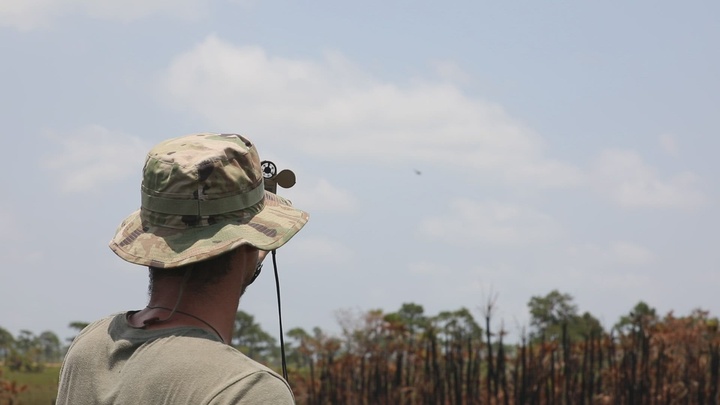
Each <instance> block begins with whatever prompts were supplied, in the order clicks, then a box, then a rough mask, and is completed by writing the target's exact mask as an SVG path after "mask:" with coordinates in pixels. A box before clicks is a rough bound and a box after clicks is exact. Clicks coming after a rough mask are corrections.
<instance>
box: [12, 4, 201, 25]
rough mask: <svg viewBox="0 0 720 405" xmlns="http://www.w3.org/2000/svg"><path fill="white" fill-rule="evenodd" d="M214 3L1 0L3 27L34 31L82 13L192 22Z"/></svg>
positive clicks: (112, 18)
mask: <svg viewBox="0 0 720 405" xmlns="http://www.w3.org/2000/svg"><path fill="white" fill-rule="evenodd" d="M209 2H210V0H0V26H7V27H13V28H16V29H19V30H32V29H37V28H42V27H46V26H48V25H51V24H52V22H53V20H54V19H55V18H57V17H60V16H62V15H66V14H81V15H87V16H90V17H95V18H102V19H108V20H119V21H131V20H136V19H139V18H143V17H147V16H149V15H152V14H166V15H171V16H174V17H179V18H187V19H192V18H196V17H197V16H198V15H201V14H202V13H203V12H204V11H205V8H206V6H207V4H208V3H209Z"/></svg>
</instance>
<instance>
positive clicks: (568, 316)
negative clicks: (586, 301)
mask: <svg viewBox="0 0 720 405" xmlns="http://www.w3.org/2000/svg"><path fill="white" fill-rule="evenodd" d="M528 308H529V310H530V326H531V328H532V331H531V335H530V337H531V339H532V340H534V341H538V340H542V339H546V340H549V341H557V340H560V339H561V338H562V333H563V332H562V331H563V328H564V327H565V328H567V337H568V338H570V339H572V340H578V339H581V338H584V337H588V336H591V335H599V334H601V333H603V328H602V326H601V325H600V321H598V320H597V318H595V317H594V316H593V315H592V314H590V313H589V312H585V313H583V314H582V315H579V314H578V308H577V305H575V303H574V302H573V297H572V295H570V294H563V293H560V292H559V291H558V290H552V291H551V292H550V293H548V294H547V295H545V296H544V297H539V296H533V297H531V298H530V301H529V302H528Z"/></svg>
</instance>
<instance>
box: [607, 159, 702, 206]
mask: <svg viewBox="0 0 720 405" xmlns="http://www.w3.org/2000/svg"><path fill="white" fill-rule="evenodd" d="M593 180H594V184H595V185H596V187H597V188H598V191H599V192H600V193H602V194H603V195H605V196H606V197H607V198H609V199H610V200H612V201H613V202H615V203H617V204H619V205H620V206H622V207H627V208H644V207H656V208H672V207H697V206H700V205H703V204H704V203H705V202H706V197H705V195H704V193H703V192H702V191H701V190H699V189H698V187H699V183H700V181H699V179H698V177H697V176H696V175H695V174H693V173H691V172H683V173H679V174H676V175H674V176H670V177H668V178H666V179H663V178H660V177H659V176H658V174H657V173H656V171H655V169H654V168H652V167H650V166H649V165H647V164H646V163H645V162H644V161H643V159H642V157H640V155H638V154H637V153H635V152H633V151H628V150H606V151H603V152H602V153H601V154H600V156H599V157H598V158H597V159H596V161H595V163H594V166H593Z"/></svg>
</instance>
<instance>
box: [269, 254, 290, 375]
mask: <svg viewBox="0 0 720 405" xmlns="http://www.w3.org/2000/svg"><path fill="white" fill-rule="evenodd" d="M272 261H273V269H274V270H275V288H276V290H277V303H278V320H279V321H280V356H281V357H282V373H283V378H285V381H287V382H288V384H290V381H289V380H288V373H287V363H286V361H285V338H284V336H283V326H282V305H281V304H280V277H279V276H278V269H277V261H276V260H275V251H274V250H273V251H272Z"/></svg>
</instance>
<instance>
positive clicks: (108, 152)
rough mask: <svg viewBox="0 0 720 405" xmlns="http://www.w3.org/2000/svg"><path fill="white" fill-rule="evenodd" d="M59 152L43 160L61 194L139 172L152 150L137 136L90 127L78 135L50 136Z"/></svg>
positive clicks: (83, 189)
mask: <svg viewBox="0 0 720 405" xmlns="http://www.w3.org/2000/svg"><path fill="white" fill-rule="evenodd" d="M49 138H50V139H51V140H52V141H55V142H56V143H57V145H58V146H59V149H58V150H56V151H55V153H54V154H52V155H51V156H48V157H45V158H43V165H44V166H45V167H46V168H47V169H50V171H51V173H52V175H54V176H57V177H58V179H57V180H58V184H59V186H60V189H61V190H62V191H66V192H79V191H86V190H89V189H91V188H93V187H96V186H98V185H101V184H106V183H108V182H112V181H116V180H119V179H122V178H125V177H126V176H128V175H131V174H132V173H139V170H140V168H141V167H142V164H143V159H144V158H145V156H146V154H147V151H148V150H149V149H150V148H149V146H148V145H146V144H145V143H144V142H143V141H142V140H140V139H139V138H137V137H134V136H129V135H126V134H123V133H118V132H112V131H110V130H108V129H105V128H103V127H101V126H89V127H86V128H83V129H80V130H79V131H77V133H75V134H70V135H65V134H50V135H49Z"/></svg>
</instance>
